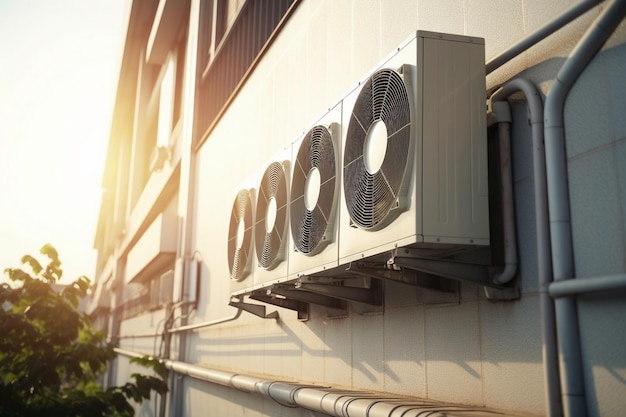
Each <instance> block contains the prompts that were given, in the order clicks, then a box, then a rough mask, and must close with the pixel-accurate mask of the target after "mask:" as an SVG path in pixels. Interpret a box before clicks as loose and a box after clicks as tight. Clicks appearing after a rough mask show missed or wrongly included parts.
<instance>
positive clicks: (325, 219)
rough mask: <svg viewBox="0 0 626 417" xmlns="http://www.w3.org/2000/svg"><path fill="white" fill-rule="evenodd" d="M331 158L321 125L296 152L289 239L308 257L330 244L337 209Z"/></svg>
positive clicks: (328, 133) (332, 152) (332, 147)
mask: <svg viewBox="0 0 626 417" xmlns="http://www.w3.org/2000/svg"><path fill="white" fill-rule="evenodd" d="M335 155H336V153H335V145H334V143H333V137H332V133H331V131H330V130H329V128H328V127H326V126H321V125H318V126H315V127H313V128H312V129H311V130H309V132H308V133H307V134H306V135H305V137H304V139H303V140H302V143H301V144H300V148H299V149H298V156H297V157H296V161H295V164H294V170H293V176H292V184H291V205H290V214H291V217H290V219H291V235H292V237H293V240H294V245H295V247H296V249H297V250H298V251H299V252H301V253H303V254H305V255H308V256H312V255H315V254H317V253H319V252H321V251H322V250H323V249H324V247H325V246H326V245H327V244H328V243H329V242H330V241H331V236H330V232H332V229H333V227H334V224H333V219H334V217H335V210H336V205H337V204H336V201H337V198H336V190H337V188H336V185H337V163H336V162H337V161H336V160H335V158H336V157H335Z"/></svg>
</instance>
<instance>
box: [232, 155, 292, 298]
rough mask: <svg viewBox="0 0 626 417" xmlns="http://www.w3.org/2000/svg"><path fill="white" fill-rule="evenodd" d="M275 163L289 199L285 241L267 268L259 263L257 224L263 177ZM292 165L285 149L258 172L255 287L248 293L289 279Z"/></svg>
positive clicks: (254, 260)
mask: <svg viewBox="0 0 626 417" xmlns="http://www.w3.org/2000/svg"><path fill="white" fill-rule="evenodd" d="M273 163H278V164H280V165H281V167H282V170H283V173H284V179H285V181H286V184H285V185H286V189H287V195H286V199H287V206H286V207H285V217H284V219H283V220H284V228H281V230H280V232H281V233H282V236H283V240H282V241H281V242H280V245H281V246H280V250H279V253H278V259H277V261H276V263H275V265H273V266H272V267H269V268H266V267H264V266H262V265H261V263H260V262H259V253H260V251H261V250H262V248H259V247H258V240H257V235H258V229H257V227H256V226H257V224H258V223H259V222H260V221H262V215H261V213H260V212H259V209H258V202H259V199H260V198H262V189H261V188H262V186H261V182H262V178H263V175H264V173H265V171H266V170H267V168H268V167H269V166H270V165H271V164H273ZM290 164H291V146H288V147H285V148H284V149H283V150H282V151H280V152H279V153H277V154H276V155H275V156H274V157H273V158H271V159H270V161H269V162H268V163H266V164H265V165H264V166H263V167H261V169H260V170H259V171H258V176H257V183H256V184H257V186H256V196H255V202H254V205H255V206H254V207H255V208H254V216H255V219H254V223H255V230H254V242H255V244H254V253H255V256H254V258H253V260H252V262H253V266H254V271H253V275H254V276H253V286H252V288H246V291H244V292H249V291H250V290H255V289H260V288H264V287H266V286H269V285H271V284H275V283H279V282H283V281H285V280H286V279H287V275H288V270H287V266H288V263H289V252H290V251H289V247H290V234H289V186H290V177H289V175H290V172H291V170H290ZM276 214H277V216H279V215H280V213H276ZM276 224H278V219H277V220H276Z"/></svg>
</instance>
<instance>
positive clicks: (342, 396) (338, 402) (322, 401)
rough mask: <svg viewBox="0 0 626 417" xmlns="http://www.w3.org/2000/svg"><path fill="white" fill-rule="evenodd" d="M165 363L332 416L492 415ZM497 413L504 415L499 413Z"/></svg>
mask: <svg viewBox="0 0 626 417" xmlns="http://www.w3.org/2000/svg"><path fill="white" fill-rule="evenodd" d="M115 351H116V352H117V353H118V354H120V355H124V356H128V357H131V358H132V357H141V356H143V355H142V354H139V353H137V352H133V351H130V350H125V349H115ZM163 363H164V364H165V367H166V368H167V369H169V370H171V371H173V372H175V373H177V374H180V375H186V376H189V377H191V378H195V379H198V380H201V381H206V382H210V383H213V384H218V385H222V386H225V387H228V388H233V389H237V390H239V391H242V392H245V393H251V394H258V395H261V396H264V397H266V398H268V399H271V400H273V401H275V402H277V403H278V404H280V405H282V406H285V407H292V408H293V407H300V408H303V409H305V410H310V411H313V412H316V413H323V414H324V415H329V416H336V417H345V416H350V417H392V416H399V415H402V416H404V417H418V416H424V415H433V416H435V415H445V416H447V417H455V416H467V415H468V412H470V413H471V414H474V413H475V412H476V411H479V410H480V411H484V415H487V414H492V412H491V410H488V409H477V407H472V406H469V407H464V406H460V405H459V406H457V405H446V404H436V403H433V402H432V401H429V400H417V399H409V398H400V397H392V396H386V395H385V396H383V394H376V393H364V392H358V391H347V390H337V389H332V388H328V387H320V386H311V385H300V384H296V383H289V382H283V381H273V380H266V379H262V378H258V377H253V376H249V375H241V374H236V373H232V372H226V371H221V370H216V369H210V368H205V367H201V366H198V365H192V364H189V363H183V362H179V361H172V360H164V361H163ZM493 414H497V415H504V414H502V413H498V412H495V413H493ZM480 415H483V413H480Z"/></svg>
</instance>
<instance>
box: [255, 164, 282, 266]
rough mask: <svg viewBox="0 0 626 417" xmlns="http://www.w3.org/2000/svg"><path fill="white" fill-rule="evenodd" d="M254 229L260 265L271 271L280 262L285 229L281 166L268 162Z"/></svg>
mask: <svg viewBox="0 0 626 417" xmlns="http://www.w3.org/2000/svg"><path fill="white" fill-rule="evenodd" d="M256 215H257V219H256V224H255V228H254V236H255V246H256V254H257V260H258V262H259V266H260V267H262V268H264V269H272V268H274V267H275V266H276V265H278V264H279V263H280V262H281V261H282V260H283V252H284V241H285V238H286V237H287V236H286V226H287V178H286V176H285V170H284V168H283V165H282V164H281V163H279V162H273V163H271V164H270V165H269V166H268V167H267V169H266V170H265V173H264V174H263V178H262V179H261V184H260V186H259V196H258V198H257V204H256Z"/></svg>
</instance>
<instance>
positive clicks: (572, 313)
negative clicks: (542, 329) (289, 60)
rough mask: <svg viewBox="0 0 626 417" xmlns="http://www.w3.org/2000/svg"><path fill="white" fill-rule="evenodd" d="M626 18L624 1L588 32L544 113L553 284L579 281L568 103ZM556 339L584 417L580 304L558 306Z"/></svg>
mask: <svg viewBox="0 0 626 417" xmlns="http://www.w3.org/2000/svg"><path fill="white" fill-rule="evenodd" d="M624 15H626V1H624V0H617V1H613V2H611V4H610V5H609V6H608V7H607V8H606V9H605V10H604V11H603V12H602V13H601V14H600V16H599V17H598V18H597V19H596V20H595V21H594V23H593V24H592V25H591V26H590V27H589V29H588V30H587V32H586V33H585V35H584V36H583V37H582V39H581V40H580V42H579V43H578V44H577V45H576V47H575V48H574V50H573V51H572V53H571V54H570V56H569V58H568V59H567V60H566V61H565V63H564V64H563V66H562V67H561V69H560V70H559V72H558V74H557V76H556V78H555V80H554V83H553V85H552V87H551V88H550V91H549V93H548V97H547V100H546V104H545V109H544V120H545V128H544V130H545V145H546V169H547V171H546V172H547V180H548V191H549V193H548V207H549V213H550V232H551V241H552V258H553V272H554V280H555V281H561V280H567V279H572V278H574V277H575V272H574V251H573V243H572V229H571V219H570V205H569V188H568V178H567V154H566V151H565V127H564V114H563V113H564V107H565V100H566V98H567V96H568V94H569V92H570V90H571V88H572V86H573V85H574V83H575V82H576V80H577V79H578V77H579V76H580V74H581V73H582V72H583V71H584V70H585V68H586V67H587V65H588V64H589V62H590V61H591V60H592V59H593V57H594V56H595V55H596V54H597V53H598V51H599V50H600V48H601V47H602V45H604V43H605V42H606V40H607V39H608V38H609V36H611V34H612V33H613V31H614V30H615V29H616V27H617V25H618V24H619V23H620V22H621V21H622V19H623V18H624ZM555 309H556V320H557V336H558V341H559V351H560V362H561V366H560V369H561V386H562V387H561V391H562V398H563V407H564V412H565V415H566V416H581V417H583V416H586V415H587V401H586V397H585V384H584V373H583V366H582V352H581V347H580V335H579V326H578V311H577V304H576V299H575V298H573V297H566V298H559V299H557V300H556V301H555Z"/></svg>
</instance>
